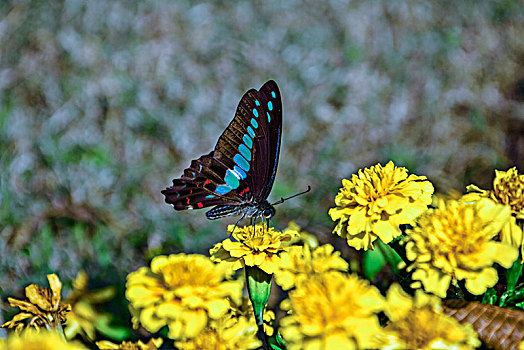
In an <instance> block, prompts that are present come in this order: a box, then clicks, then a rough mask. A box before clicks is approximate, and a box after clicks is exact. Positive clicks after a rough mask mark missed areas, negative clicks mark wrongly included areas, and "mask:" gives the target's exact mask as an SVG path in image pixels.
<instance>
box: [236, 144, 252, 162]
mask: <svg viewBox="0 0 524 350" xmlns="http://www.w3.org/2000/svg"><path fill="white" fill-rule="evenodd" d="M238 150H239V152H240V153H241V154H242V155H243V156H244V158H246V159H247V160H251V151H250V150H249V148H247V147H246V145H244V144H243V143H241V144H240V146H238Z"/></svg>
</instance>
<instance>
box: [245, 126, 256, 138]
mask: <svg viewBox="0 0 524 350" xmlns="http://www.w3.org/2000/svg"><path fill="white" fill-rule="evenodd" d="M247 132H248V133H249V136H251V138H252V139H254V138H255V131H254V130H253V128H252V127H250V126H248V127H247Z"/></svg>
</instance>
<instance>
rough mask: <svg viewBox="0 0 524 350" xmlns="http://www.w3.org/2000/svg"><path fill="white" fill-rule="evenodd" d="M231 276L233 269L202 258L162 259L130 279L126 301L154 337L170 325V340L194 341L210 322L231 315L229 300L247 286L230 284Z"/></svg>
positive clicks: (177, 257)
mask: <svg viewBox="0 0 524 350" xmlns="http://www.w3.org/2000/svg"><path fill="white" fill-rule="evenodd" d="M231 274H232V270H231V269H230V268H229V267H228V266H225V265H216V264H214V263H213V262H212V261H211V260H210V259H209V258H207V257H205V256H203V255H197V254H193V255H186V254H173V255H169V256H158V257H156V258H154V259H153V260H152V261H151V268H147V267H143V268H140V269H138V270H137V271H135V272H132V273H130V274H129V275H128V276H127V284H126V297H127V299H128V300H129V302H130V308H131V310H132V312H133V313H134V314H135V317H136V318H137V319H138V320H139V322H140V324H142V326H143V327H144V328H146V329H147V330H148V331H150V332H152V333H155V332H157V331H158V330H160V328H162V327H164V326H166V325H167V326H168V327H169V333H168V336H169V338H171V339H187V338H193V337H196V336H197V335H198V334H199V333H200V332H201V331H202V330H203V329H204V328H205V327H206V325H207V324H208V323H209V321H210V320H213V319H219V318H221V317H222V316H224V315H225V314H226V312H227V311H228V310H229V308H230V301H229V298H231V299H232V300H234V301H237V300H239V299H240V297H241V294H242V284H241V283H240V282H238V281H226V280H225V279H226V278H229V277H230V276H231Z"/></svg>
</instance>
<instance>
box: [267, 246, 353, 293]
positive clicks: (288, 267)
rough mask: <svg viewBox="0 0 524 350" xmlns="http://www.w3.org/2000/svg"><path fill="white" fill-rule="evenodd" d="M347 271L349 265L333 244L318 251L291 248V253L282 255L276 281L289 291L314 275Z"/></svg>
mask: <svg viewBox="0 0 524 350" xmlns="http://www.w3.org/2000/svg"><path fill="white" fill-rule="evenodd" d="M347 270H348V263H347V262H346V261H345V260H344V259H342V258H341V257H340V252H337V251H335V249H334V248H333V246H332V245H331V244H326V245H323V246H320V247H318V248H316V249H312V248H310V247H309V245H304V246H291V247H290V248H289V251H287V252H284V253H282V255H281V261H280V268H279V270H278V271H276V272H275V279H276V282H277V284H278V285H279V286H281V287H282V289H284V290H288V289H291V288H293V287H294V286H296V285H297V284H299V283H300V282H301V281H303V280H306V279H308V278H310V277H311V276H313V275H319V274H323V273H328V272H332V271H341V272H346V271H347Z"/></svg>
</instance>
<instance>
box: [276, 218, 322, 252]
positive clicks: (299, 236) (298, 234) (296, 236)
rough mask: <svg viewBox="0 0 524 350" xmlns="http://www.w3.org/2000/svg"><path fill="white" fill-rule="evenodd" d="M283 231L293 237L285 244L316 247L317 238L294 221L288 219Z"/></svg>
mask: <svg viewBox="0 0 524 350" xmlns="http://www.w3.org/2000/svg"><path fill="white" fill-rule="evenodd" d="M284 233H290V234H292V235H293V238H292V239H291V240H290V241H289V242H287V243H286V245H290V246H291V245H308V246H309V247H310V248H316V247H318V238H317V237H315V235H313V234H311V233H309V232H306V231H304V230H302V229H301V228H300V226H298V225H297V224H296V222H294V221H290V222H289V224H288V225H287V227H286V228H285V229H284Z"/></svg>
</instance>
